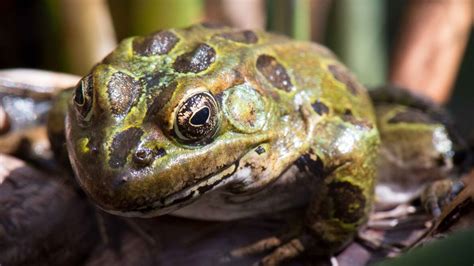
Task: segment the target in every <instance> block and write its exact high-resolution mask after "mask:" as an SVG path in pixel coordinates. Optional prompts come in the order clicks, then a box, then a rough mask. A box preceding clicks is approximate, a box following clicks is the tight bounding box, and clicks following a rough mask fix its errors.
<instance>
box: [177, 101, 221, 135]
mask: <svg viewBox="0 0 474 266" xmlns="http://www.w3.org/2000/svg"><path fill="white" fill-rule="evenodd" d="M173 128H174V133H175V135H176V136H177V137H178V139H179V140H180V141H182V142H185V143H193V142H195V143H205V142H207V141H209V140H210V139H211V138H212V137H213V136H214V134H215V133H216V132H217V129H218V128H219V110H218V105H217V102H216V100H215V99H214V96H212V94H211V93H209V92H200V93H196V94H193V95H191V96H190V97H189V98H187V99H186V100H185V101H184V102H183V103H182V104H181V105H180V106H179V108H178V111H177V113H176V119H175V122H174V127H173Z"/></svg>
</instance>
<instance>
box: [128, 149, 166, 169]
mask: <svg viewBox="0 0 474 266" xmlns="http://www.w3.org/2000/svg"><path fill="white" fill-rule="evenodd" d="M165 155H166V150H165V149H163V148H158V149H155V150H151V149H148V148H141V149H139V150H137V151H136V152H135V154H134V155H133V162H134V163H135V164H137V165H138V166H147V165H150V164H151V163H152V162H153V160H154V159H157V158H160V157H163V156H165Z"/></svg>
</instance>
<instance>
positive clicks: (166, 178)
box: [66, 31, 273, 216]
mask: <svg viewBox="0 0 474 266" xmlns="http://www.w3.org/2000/svg"><path fill="white" fill-rule="evenodd" d="M185 33H186V32H185V31H182V32H181V35H180V34H178V32H176V31H162V32H159V33H156V34H154V35H151V36H148V37H144V38H143V37H137V38H131V39H127V40H125V41H123V42H122V43H121V44H120V46H119V47H118V48H117V49H116V50H115V51H114V52H113V53H111V54H110V55H109V56H108V57H106V58H105V59H104V61H103V62H102V63H100V64H98V65H96V66H95V67H94V68H93V70H92V71H91V72H90V74H89V75H87V76H86V77H84V78H83V79H82V80H81V81H80V82H79V84H78V85H77V87H76V88H75V92H74V94H73V98H72V100H71V105H70V108H69V111H68V115H67V118H66V138H67V147H68V152H69V158H70V161H71V163H72V166H73V169H74V172H75V175H76V178H77V180H78V182H79V184H80V185H81V187H82V188H83V189H84V190H85V191H86V193H87V194H88V195H89V196H90V197H91V198H92V199H93V200H94V201H95V202H96V203H97V205H99V206H100V207H101V208H103V209H104V210H106V211H109V212H112V213H116V214H121V215H128V216H154V215H159V214H162V213H166V212H169V211H172V210H174V209H176V208H178V207H180V206H182V205H186V204H189V203H191V202H192V201H193V200H195V199H196V198H198V197H199V196H200V195H202V194H204V193H206V192H208V191H210V190H213V189H215V188H217V187H219V186H222V185H223V184H226V183H229V182H230V181H231V180H230V179H231V178H230V177H231V176H232V174H233V173H234V172H235V170H236V168H237V165H238V162H239V159H240V158H242V156H244V155H245V154H247V153H249V152H250V151H253V150H254V149H255V148H256V147H258V146H259V145H260V144H262V143H264V142H268V141H269V140H270V139H271V138H272V137H271V134H270V133H269V132H270V130H268V128H269V127H270V126H271V125H270V124H269V122H268V119H267V118H269V117H271V115H270V114H269V113H271V110H270V109H271V107H272V106H273V105H272V104H271V102H270V101H269V100H268V99H267V97H265V96H264V95H263V93H262V92H261V91H260V90H258V89H257V88H256V87H257V85H256V83H255V82H254V81H252V78H251V77H250V78H247V77H246V78H244V77H243V76H245V74H242V72H239V71H238V70H237V68H238V66H239V65H238V62H237V61H236V60H233V59H232V58H229V57H225V56H220V55H219V53H220V50H219V48H218V45H216V44H212V43H210V44H209V43H206V42H205V40H206V38H207V39H209V38H208V37H206V36H205V34H204V35H201V37H202V38H203V39H201V40H192V41H184V39H186V38H187V37H186V36H184V35H185ZM191 37H192V36H189V38H191ZM226 47H228V46H226ZM236 56H238V55H236Z"/></svg>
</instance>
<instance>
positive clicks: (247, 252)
mask: <svg viewBox="0 0 474 266" xmlns="http://www.w3.org/2000/svg"><path fill="white" fill-rule="evenodd" d="M282 243H283V241H282V239H281V238H279V237H276V236H272V237H268V238H264V239H261V240H259V241H257V242H255V243H252V244H250V245H247V246H243V247H240V248H237V249H234V250H232V251H231V252H230V255H231V256H232V257H234V258H242V257H246V256H252V255H255V254H259V253H262V252H265V251H268V250H270V249H273V248H275V247H278V246H280V245H281V244H282Z"/></svg>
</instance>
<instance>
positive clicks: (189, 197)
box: [104, 158, 240, 218]
mask: <svg viewBox="0 0 474 266" xmlns="http://www.w3.org/2000/svg"><path fill="white" fill-rule="evenodd" d="M239 161H240V158H239V159H238V160H237V161H236V162H234V163H232V164H231V165H230V166H224V167H222V168H220V169H219V170H218V171H217V172H216V173H213V174H210V175H208V176H206V177H204V178H203V179H202V180H201V181H200V182H198V183H197V184H195V185H192V186H190V187H187V188H185V189H182V190H180V191H177V192H175V193H173V194H171V195H169V196H167V197H165V198H164V199H162V200H160V201H156V202H154V203H153V204H152V205H149V206H144V207H142V208H138V209H135V210H130V211H114V210H107V209H104V211H106V212H109V213H112V214H115V215H120V216H128V217H144V218H146V217H155V216H158V215H163V214H166V213H169V212H172V211H175V210H177V209H179V208H181V207H183V206H186V205H189V204H191V203H192V202H194V201H195V200H197V199H198V198H199V197H200V196H202V195H203V194H204V193H206V192H208V191H211V190H213V189H216V188H218V187H221V186H223V185H224V184H225V183H228V182H227V181H230V180H229V179H230V178H231V177H232V176H233V175H234V174H235V172H236V171H237V169H238V166H239Z"/></svg>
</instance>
